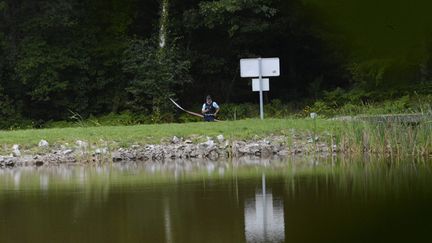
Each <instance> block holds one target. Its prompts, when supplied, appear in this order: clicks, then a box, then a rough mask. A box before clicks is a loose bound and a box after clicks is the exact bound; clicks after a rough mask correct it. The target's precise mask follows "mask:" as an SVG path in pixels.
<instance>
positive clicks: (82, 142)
mask: <svg viewBox="0 0 432 243" xmlns="http://www.w3.org/2000/svg"><path fill="white" fill-rule="evenodd" d="M75 144H76V145H77V146H78V147H79V148H81V149H86V148H87V147H88V143H87V142H84V141H81V140H77V141H76V142H75Z"/></svg>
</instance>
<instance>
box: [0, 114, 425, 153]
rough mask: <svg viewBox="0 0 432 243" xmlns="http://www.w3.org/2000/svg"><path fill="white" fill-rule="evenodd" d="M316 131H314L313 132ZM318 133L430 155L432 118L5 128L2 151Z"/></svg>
mask: <svg viewBox="0 0 432 243" xmlns="http://www.w3.org/2000/svg"><path fill="white" fill-rule="evenodd" d="M315 129H316V130H315ZM315 132H316V134H317V136H318V137H319V142H324V143H326V144H328V145H336V146H337V147H338V148H339V149H340V150H341V152H344V153H357V154H360V153H363V152H369V153H378V154H388V155H396V156H401V155H427V156H429V155H431V154H432V122H430V121H428V122H424V123H421V124H418V125H415V126H413V125H412V124H400V123H388V124H383V123H368V122H362V121H349V122H344V121H335V120H327V119H318V120H316V128H315V126H314V121H313V120H311V119H295V118H292V119H266V120H264V121H261V120H258V119H247V120H240V121H224V122H216V123H203V122H197V123H183V124H158V125H135V126H96V127H76V128H52V129H31V130H17V131H1V132H0V144H1V145H3V146H2V148H3V152H10V148H11V146H12V145H13V144H20V145H21V146H22V147H23V148H24V149H30V150H32V149H34V150H37V144H38V142H39V141H40V140H41V139H45V140H47V141H48V142H49V143H50V144H51V145H60V144H66V143H67V144H69V146H73V145H74V143H75V141H76V140H84V141H87V142H89V143H90V144H95V145H97V146H101V145H103V146H109V147H110V148H118V147H127V146H130V145H133V144H159V143H163V142H167V141H169V139H171V138H172V137H173V136H177V137H183V138H190V139H192V140H194V141H195V142H200V141H204V140H206V137H207V136H208V137H213V138H215V137H216V136H217V135H219V134H223V135H224V136H225V138H227V139H230V140H234V139H236V140H239V139H253V138H256V137H258V138H262V137H265V136H269V135H285V136H286V141H287V143H288V145H290V144H291V143H292V142H293V135H300V139H301V140H302V141H303V142H304V141H306V140H307V138H308V137H312V136H313V134H314V133H315Z"/></svg>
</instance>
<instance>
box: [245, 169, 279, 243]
mask: <svg viewBox="0 0 432 243" xmlns="http://www.w3.org/2000/svg"><path fill="white" fill-rule="evenodd" d="M245 204H246V205H245V236H246V242H284V241H285V220H284V207H283V201H282V200H275V199H274V198H273V195H272V193H271V192H266V189H265V177H264V176H263V190H262V191H257V192H256V193H255V200H254V199H249V200H246V202H245Z"/></svg>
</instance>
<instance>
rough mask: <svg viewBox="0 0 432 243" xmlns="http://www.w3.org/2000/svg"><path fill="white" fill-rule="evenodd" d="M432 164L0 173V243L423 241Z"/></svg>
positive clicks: (183, 164)
mask: <svg viewBox="0 0 432 243" xmlns="http://www.w3.org/2000/svg"><path fill="white" fill-rule="evenodd" d="M431 169H432V165H431V162H430V161H423V160H415V159H407V160H401V161H392V160H389V159H368V158H360V159H352V158H349V159H347V158H331V159H317V158H307V159H306V158H304V159H295V160H290V159H288V160H283V161H281V160H268V161H265V160H261V161H259V160H249V159H243V160H240V161H230V162H211V161H172V162H169V163H151V162H147V163H129V164H112V165H104V166H87V167H83V166H59V167H46V168H10V169H1V170H0V242H429V239H430V232H431V230H432V220H431V219H432V207H431V205H432V170H431Z"/></svg>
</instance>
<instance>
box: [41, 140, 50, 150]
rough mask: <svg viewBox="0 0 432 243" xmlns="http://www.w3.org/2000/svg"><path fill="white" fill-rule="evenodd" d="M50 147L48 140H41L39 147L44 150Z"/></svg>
mask: <svg viewBox="0 0 432 243" xmlns="http://www.w3.org/2000/svg"><path fill="white" fill-rule="evenodd" d="M48 146H49V143H48V142H47V141H46V140H43V139H42V140H40V141H39V147H44V148H46V147H48Z"/></svg>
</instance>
